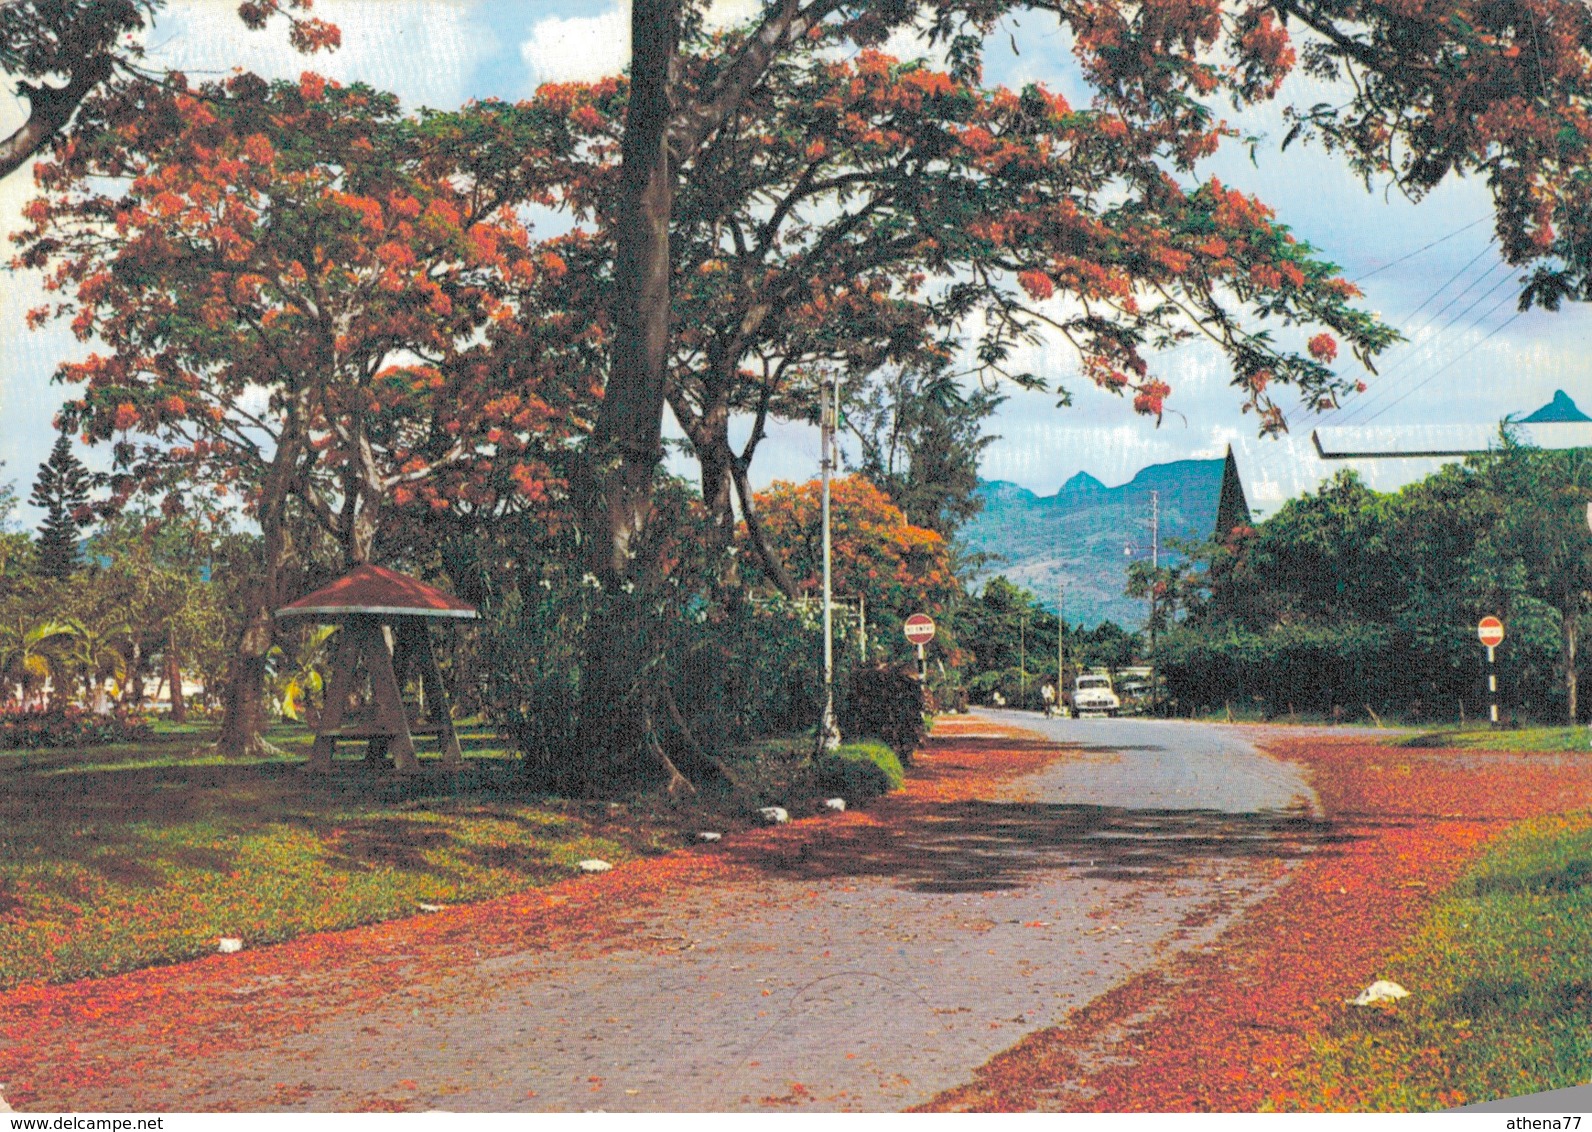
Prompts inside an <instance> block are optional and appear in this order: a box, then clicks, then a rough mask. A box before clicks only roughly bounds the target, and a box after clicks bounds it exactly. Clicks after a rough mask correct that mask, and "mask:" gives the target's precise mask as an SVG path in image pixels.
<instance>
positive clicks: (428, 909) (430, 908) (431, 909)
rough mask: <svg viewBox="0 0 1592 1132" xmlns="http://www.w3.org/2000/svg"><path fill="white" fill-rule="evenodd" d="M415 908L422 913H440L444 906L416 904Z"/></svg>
mask: <svg viewBox="0 0 1592 1132" xmlns="http://www.w3.org/2000/svg"><path fill="white" fill-rule="evenodd" d="M415 907H416V908H419V909H420V910H421V911H422V912H440V911H442V909H443V908H444V907H445V905H442V904H416V905H415Z"/></svg>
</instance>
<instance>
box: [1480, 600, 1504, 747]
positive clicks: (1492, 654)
mask: <svg viewBox="0 0 1592 1132" xmlns="http://www.w3.org/2000/svg"><path fill="white" fill-rule="evenodd" d="M1476 637H1477V639H1478V640H1480V641H1481V643H1482V644H1484V645H1486V646H1487V715H1488V718H1489V719H1490V720H1491V721H1492V725H1493V726H1494V727H1497V726H1498V671H1497V669H1496V668H1494V666H1493V662H1494V660H1495V659H1496V652H1497V649H1498V646H1499V645H1501V644H1503V643H1504V623H1503V622H1502V621H1500V620H1498V618H1496V617H1483V618H1482V619H1481V620H1480V621H1479V622H1477V624H1476Z"/></svg>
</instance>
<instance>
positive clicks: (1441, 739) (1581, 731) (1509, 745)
mask: <svg viewBox="0 0 1592 1132" xmlns="http://www.w3.org/2000/svg"><path fill="white" fill-rule="evenodd" d="M1399 746H1402V747H1461V748H1465V749H1468V750H1475V751H1587V750H1589V749H1592V731H1589V730H1588V729H1587V728H1585V727H1518V728H1492V727H1487V726H1485V725H1482V726H1476V725H1469V726H1466V727H1453V726H1450V727H1437V728H1431V729H1428V730H1424V731H1422V732H1421V733H1420V734H1418V735H1411V736H1409V737H1408V738H1406V739H1401V740H1400V741H1399Z"/></svg>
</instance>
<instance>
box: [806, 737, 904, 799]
mask: <svg viewBox="0 0 1592 1132" xmlns="http://www.w3.org/2000/svg"><path fill="white" fill-rule="evenodd" d="M815 769H816V771H817V784H818V786H819V787H820V788H821V789H823V790H826V791H831V792H833V793H836V794H839V795H840V796H841V797H843V798H845V799H846V800H847V801H848V802H862V801H866V800H867V799H869V798H877V797H879V796H880V795H881V794H888V793H890V792H891V791H892V790H899V789H901V786H902V784H903V783H904V782H905V781H906V773H905V772H904V771H903V770H902V768H901V760H900V759H898V758H897V757H896V754H895V752H894V751H892V750H891V749H890V748H889V747H887V746H885V745H884V744H883V743H880V742H877V741H864V742H861V743H843V744H841V746H840V747H839V748H838V749H837V750H835V751H833V752H832V753H829V754H825V755H821V756H820V757H819V758H818V760H817V765H816V768H815Z"/></svg>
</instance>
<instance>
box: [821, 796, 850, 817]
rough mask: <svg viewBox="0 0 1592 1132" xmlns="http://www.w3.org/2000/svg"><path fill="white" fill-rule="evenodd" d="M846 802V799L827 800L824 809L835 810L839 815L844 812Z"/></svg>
mask: <svg viewBox="0 0 1592 1132" xmlns="http://www.w3.org/2000/svg"><path fill="white" fill-rule="evenodd" d="M845 808H846V800H845V799H844V798H825V799H824V809H826V810H834V811H835V812H836V813H837V814H838V813H842V812H844V810H845Z"/></svg>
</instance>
